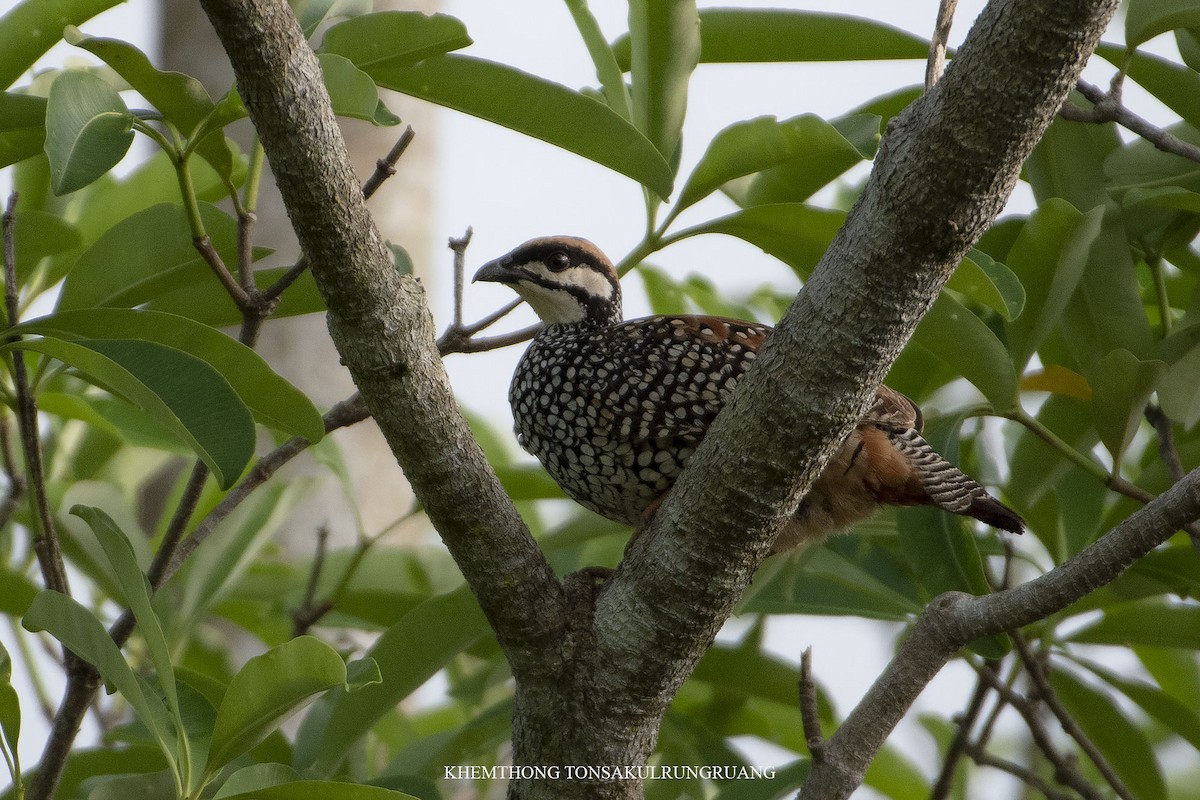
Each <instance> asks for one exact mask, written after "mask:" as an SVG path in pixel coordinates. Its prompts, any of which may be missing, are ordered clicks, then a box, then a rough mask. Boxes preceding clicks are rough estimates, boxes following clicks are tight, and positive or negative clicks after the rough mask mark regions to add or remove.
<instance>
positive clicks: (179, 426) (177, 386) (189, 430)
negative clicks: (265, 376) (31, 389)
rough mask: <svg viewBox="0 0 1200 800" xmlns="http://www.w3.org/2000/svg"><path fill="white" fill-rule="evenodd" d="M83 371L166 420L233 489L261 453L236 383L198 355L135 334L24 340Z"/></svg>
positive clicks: (27, 345)
mask: <svg viewBox="0 0 1200 800" xmlns="http://www.w3.org/2000/svg"><path fill="white" fill-rule="evenodd" d="M13 348H20V349H23V350H33V351H35V352H39V353H44V354H46V355H48V356H51V357H52V358H56V359H58V360H59V361H62V362H63V363H64V364H69V365H70V366H72V367H75V368H76V369H78V370H79V371H80V372H81V373H83V374H84V375H85V376H86V377H88V378H89V379H91V380H92V381H93V382H96V383H97V384H98V385H100V386H102V387H104V388H106V389H109V390H110V391H113V392H115V393H117V394H118V395H120V396H121V397H124V398H125V399H126V400H128V401H129V402H131V403H133V404H134V405H136V406H138V407H139V408H141V409H142V410H144V411H147V412H149V413H150V414H151V415H152V416H154V417H155V418H156V419H157V420H158V421H159V422H161V423H163V424H165V425H166V426H167V427H168V428H169V429H170V430H171V431H173V432H174V433H175V434H176V435H177V436H179V437H180V439H181V440H182V441H184V442H186V443H188V445H189V446H190V447H192V449H193V450H194V451H195V452H196V455H198V456H199V457H200V458H201V459H203V460H204V463H205V464H207V465H208V467H209V468H210V469H211V470H212V471H213V475H214V477H215V478H216V479H217V483H218V485H219V486H221V487H222V488H228V487H229V486H231V485H232V484H233V482H234V481H235V480H236V479H237V478H238V476H239V475H241V473H242V470H243V469H245V467H246V464H247V462H249V460H250V457H251V456H252V455H253V454H254V422H253V420H252V419H251V416H250V412H249V410H248V409H247V408H246V406H245V405H244V404H243V403H242V401H241V400H240V399H239V398H238V396H237V394H236V393H235V392H234V391H233V389H232V388H231V387H230V386H229V383H228V382H227V381H226V380H225V379H224V378H223V377H221V375H220V374H219V373H218V372H217V371H216V370H214V369H213V368H212V367H210V366H209V365H208V364H206V363H205V362H204V361H201V360H200V359H198V358H196V357H195V356H192V355H189V354H187V353H184V352H182V351H180V350H176V349H174V348H171V347H164V346H162V345H160V344H157V343H154V342H146V341H138V340H132V339H81V340H79V341H74V342H68V341H65V340H63V339H54V338H43V339H32V340H24V341H20V342H16V343H13V344H9V345H6V346H5V347H4V349H9V350H11V349H13Z"/></svg>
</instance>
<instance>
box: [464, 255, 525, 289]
mask: <svg viewBox="0 0 1200 800" xmlns="http://www.w3.org/2000/svg"><path fill="white" fill-rule="evenodd" d="M518 277H519V273H518V272H517V270H515V269H513V264H512V261H511V260H510V259H508V258H498V259H496V260H495V261H489V262H488V263H486V264H484V265H483V266H482V267H480V268H479V271H478V272H476V273H475V277H474V278H472V279H471V283H475V282H476V281H491V282H493V283H513V282H515V281H516V280H517V279H518Z"/></svg>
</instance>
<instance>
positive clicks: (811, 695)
mask: <svg viewBox="0 0 1200 800" xmlns="http://www.w3.org/2000/svg"><path fill="white" fill-rule="evenodd" d="M798 688H799V691H800V724H801V725H802V726H803V727H804V742H805V744H807V745H808V752H809V753H810V754H811V755H812V758H813V761H824V760H825V737H824V736H823V735H821V712H820V709H819V708H818V706H817V682H816V680H814V679H813V674H812V647H811V646H809V647H806V648H804V652H803V653H801V655H800V681H799V684H798Z"/></svg>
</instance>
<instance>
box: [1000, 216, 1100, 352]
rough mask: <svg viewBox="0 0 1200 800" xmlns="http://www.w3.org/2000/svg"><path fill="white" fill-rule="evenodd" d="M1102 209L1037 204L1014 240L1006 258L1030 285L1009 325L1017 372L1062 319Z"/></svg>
mask: <svg viewBox="0 0 1200 800" xmlns="http://www.w3.org/2000/svg"><path fill="white" fill-rule="evenodd" d="M1103 211H1104V210H1103V209H1102V208H1101V209H1096V210H1094V211H1091V212H1089V213H1088V214H1086V215H1083V214H1080V213H1079V212H1078V211H1076V210H1075V209H1074V208H1072V207H1071V206H1070V205H1068V204H1067V203H1065V202H1063V201H1061V200H1054V199H1051V200H1048V201H1046V202H1044V203H1042V204H1041V205H1040V206H1038V209H1037V211H1035V212H1034V213H1033V214H1032V215H1031V216H1030V217H1029V220H1028V221H1027V222H1026V223H1025V226H1024V227H1023V228H1022V229H1021V233H1020V235H1019V236H1018V237H1017V240H1016V242H1015V243H1014V244H1013V247H1012V250H1011V251H1010V253H1009V256H1008V261H1007V262H1006V263H1007V264H1008V266H1009V268H1010V269H1011V270H1012V271H1013V272H1014V273H1016V275H1017V277H1018V278H1020V280H1021V285H1022V286H1024V287H1025V292H1026V304H1025V310H1024V312H1023V313H1022V314H1021V316H1020V317H1018V318H1017V319H1016V320H1014V321H1013V322H1012V323H1010V324H1009V325H1008V326H1007V328H1006V330H1007V332H1008V347H1009V352H1011V353H1012V356H1013V363H1014V364H1015V365H1016V368H1017V371H1018V372H1023V371H1024V368H1025V365H1026V364H1027V363H1028V362H1029V359H1030V358H1031V357H1032V356H1033V353H1034V352H1035V351H1036V350H1037V348H1038V347H1039V346H1040V345H1041V343H1042V341H1043V340H1044V339H1045V338H1046V336H1047V335H1048V334H1049V333H1050V331H1051V329H1052V328H1054V327H1055V326H1056V325H1058V324H1059V322H1060V320H1061V316H1062V314H1063V312H1064V311H1065V310H1066V307H1067V304H1068V303H1069V302H1070V300H1071V297H1072V295H1073V294H1074V293H1075V288H1076V286H1077V285H1078V283H1079V280H1080V278H1081V277H1082V276H1083V272H1084V270H1085V269H1086V267H1087V258H1088V253H1089V251H1090V250H1091V246H1092V243H1093V242H1094V241H1095V239H1096V237H1097V236H1098V235H1099V232H1100V224H1101V222H1102V220H1103V216H1104V214H1103Z"/></svg>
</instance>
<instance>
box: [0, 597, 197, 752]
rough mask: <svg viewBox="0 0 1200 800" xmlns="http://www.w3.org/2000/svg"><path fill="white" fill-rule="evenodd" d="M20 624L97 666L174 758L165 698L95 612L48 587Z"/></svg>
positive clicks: (172, 738) (34, 600) (171, 731)
mask: <svg viewBox="0 0 1200 800" xmlns="http://www.w3.org/2000/svg"><path fill="white" fill-rule="evenodd" d="M21 624H22V625H24V626H25V629H26V630H28V631H33V632H35V633H36V632H37V631H46V632H47V633H49V634H50V635H51V636H53V637H54V638H55V639H58V640H59V641H60V642H62V643H63V645H64V646H65V647H67V648H68V649H69V650H70V651H71V652H73V653H75V655H77V656H79V657H80V658H82V659H83V660H84V661H87V662H88V663H89V664H92V665H93V666H95V667H96V669H97V670H99V672H100V675H101V676H102V677H103V678H104V680H105V681H106V682H107V683H110V684H112V685H113V686H114V687H116V690H117V691H118V692H120V693H121V696H122V697H124V698H125V700H126V702H128V703H129V705H130V706H131V707H132V708H133V711H134V713H135V714H137V716H138V719H139V720H141V722H142V724H143V725H145V726H146V727H147V729H149V730H150V732H151V734H152V735H153V736H154V738H155V739H156V740H157V742H158V744H159V747H160V748H161V749H162V751H163V753H164V754H165V755H166V756H167V758H168V759H170V760H172V761H174V760H175V758H176V755H175V732H174V730H173V726H172V723H171V718H170V716H169V715H168V713H167V709H166V706H164V705H163V701H162V698H161V697H159V696H158V695H157V694H156V693H155V692H154V691H153V690H152V689H150V688H149V684H146V683H145V682H143V681H139V680H138V677H137V676H136V675H135V674H134V672H133V670H132V669H130V667H129V664H127V663H126V661H125V658H124V656H122V655H121V651H120V649H118V648H117V646H116V644H114V643H113V640H112V638H110V637H109V635H108V631H106V630H105V629H104V626H103V625H102V624H100V620H98V619H96V615H95V614H93V613H92V612H90V611H88V610H87V609H86V608H84V607H83V606H81V605H80V604H79V603H78V602H76V601H75V600H74V599H72V598H70V597H67V596H66V595H65V594H59V593H58V592H55V591H51V590H49V589H46V590H44V591H42V592H40V593H38V596H37V597H35V598H34V599H33V604H32V605H31V606H30V607H29V611H28V612H27V613H26V614H25V617H24V619H23V620H22V621H21Z"/></svg>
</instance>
